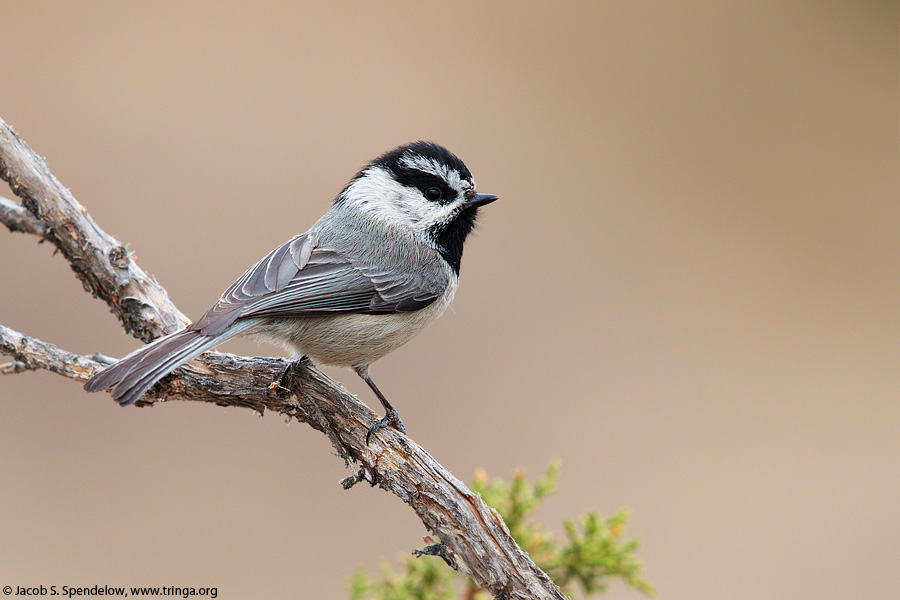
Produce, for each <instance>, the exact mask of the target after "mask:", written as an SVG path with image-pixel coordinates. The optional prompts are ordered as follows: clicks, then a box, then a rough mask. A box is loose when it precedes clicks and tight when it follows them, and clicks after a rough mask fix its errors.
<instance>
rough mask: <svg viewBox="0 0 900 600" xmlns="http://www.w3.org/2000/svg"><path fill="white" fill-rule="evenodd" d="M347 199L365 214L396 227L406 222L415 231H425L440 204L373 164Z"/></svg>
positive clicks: (350, 189)
mask: <svg viewBox="0 0 900 600" xmlns="http://www.w3.org/2000/svg"><path fill="white" fill-rule="evenodd" d="M344 202H347V203H348V204H350V205H352V206H354V207H356V209H357V210H358V211H359V212H360V213H361V214H364V215H368V216H369V217H372V218H374V219H377V220H379V221H381V222H382V223H385V224H386V225H389V226H392V227H396V226H397V225H406V226H407V227H408V228H409V229H411V230H413V231H420V230H425V229H427V228H428V225H425V226H424V227H423V224H426V223H428V222H429V221H431V220H433V218H434V217H435V210H434V209H435V208H436V205H435V204H434V203H433V202H429V201H428V200H426V199H425V198H424V197H423V196H422V193H421V192H420V191H419V190H417V189H415V188H410V187H407V186H405V185H402V184H400V183H398V182H397V180H396V179H394V178H393V177H392V176H391V174H390V173H388V172H387V171H386V170H385V169H383V168H381V167H370V168H369V169H367V170H366V173H365V175H364V176H362V177H360V178H359V179H357V180H356V181H354V182H353V183H351V184H350V186H349V187H348V188H347V190H346V191H345V192H344ZM441 212H443V211H441Z"/></svg>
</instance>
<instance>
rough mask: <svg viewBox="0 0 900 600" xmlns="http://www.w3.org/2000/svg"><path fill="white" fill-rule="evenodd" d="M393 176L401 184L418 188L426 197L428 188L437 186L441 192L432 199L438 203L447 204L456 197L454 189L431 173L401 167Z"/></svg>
mask: <svg viewBox="0 0 900 600" xmlns="http://www.w3.org/2000/svg"><path fill="white" fill-rule="evenodd" d="M395 177H396V179H397V181H398V182H400V183H402V184H403V185H406V186H409V187H414V188H416V189H418V190H419V191H420V192H422V195H423V196H425V197H426V198H428V194H427V192H428V190H429V189H431V188H437V189H438V190H439V191H440V192H441V197H440V198H438V199H437V200H434V201H435V202H438V203H439V204H447V203H450V202H453V200H455V199H456V190H454V189H453V188H452V187H450V186H449V185H448V184H447V182H446V181H444V180H443V179H441V178H440V177H438V176H437V175H434V174H433V173H424V172H422V171H419V170H417V169H401V170H400V171H398V172H397V173H396V174H395Z"/></svg>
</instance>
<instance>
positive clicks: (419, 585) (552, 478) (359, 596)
mask: <svg viewBox="0 0 900 600" xmlns="http://www.w3.org/2000/svg"><path fill="white" fill-rule="evenodd" d="M558 475H559V462H557V461H554V462H553V463H551V464H550V466H549V467H548V468H547V472H546V474H544V476H543V477H541V478H540V479H538V480H537V481H535V482H534V483H533V484H529V483H528V482H527V481H526V480H525V474H524V472H522V471H519V472H517V473H516V474H515V475H513V478H512V481H510V482H506V481H503V480H500V479H494V480H490V481H489V480H488V478H487V474H486V473H485V472H484V471H478V472H477V473H476V474H475V479H474V481H473V482H472V490H473V491H474V492H476V493H478V494H480V495H481V497H482V498H483V499H484V501H485V503H487V504H488V506H491V507H493V508H494V509H495V510H496V511H497V512H498V513H499V514H500V516H501V517H503V520H504V521H505V522H506V526H507V527H509V532H510V533H511V534H512V536H513V538H515V540H516V542H517V543H518V544H519V546H521V547H522V549H523V550H525V551H526V552H527V553H528V554H529V555H531V558H532V560H534V562H535V563H536V564H537V565H538V566H539V567H540V568H541V569H543V570H544V572H546V573H547V574H548V575H549V576H550V577H551V579H553V581H554V582H555V583H556V584H557V585H558V586H560V587H561V588H562V590H563V592H565V593H566V595H570V596H571V595H572V593H573V592H574V591H575V590H576V589H579V590H580V592H581V595H582V596H583V597H588V596H591V595H593V594H596V593H597V592H602V591H603V590H605V589H606V586H607V584H608V583H609V582H610V581H612V580H614V579H617V578H618V579H620V580H621V581H623V582H624V583H625V584H627V585H629V586H631V587H633V588H634V589H636V590H639V591H641V592H643V593H645V594H647V595H652V594H653V592H654V589H653V586H652V585H651V584H650V583H649V582H648V581H647V580H646V579H644V578H643V577H641V570H642V569H643V563H642V562H641V560H640V559H639V558H638V557H637V554H636V552H637V549H638V547H639V546H640V542H639V541H638V540H637V539H636V538H632V539H630V540H626V539H623V536H624V534H625V522H626V521H627V519H628V511H627V510H624V509H623V510H620V511H618V512H617V513H615V514H614V515H612V516H611V517H607V518H603V517H600V516H598V515H597V513H595V512H593V511H592V512H589V513H587V514H586V515H584V516H583V517H582V518H581V519H580V520H579V521H578V524H576V523H575V522H574V521H572V520H571V519H567V520H566V521H565V522H564V530H565V535H564V537H563V538H562V539H560V538H559V537H558V536H554V535H553V534H552V533H551V532H550V531H549V529H548V528H547V527H546V526H544V525H541V524H537V523H529V522H526V520H525V519H526V517H527V516H528V515H530V514H531V513H532V512H533V511H534V510H535V509H536V508H537V507H538V506H539V505H540V503H541V501H542V500H543V499H544V498H546V497H547V496H548V495H550V494H551V493H553V492H554V491H556V480H557V477H558ZM380 571H381V572H380V574H379V575H378V576H373V577H370V576H369V574H368V573H367V572H366V571H365V570H364V569H359V570H357V571H356V573H355V574H354V576H353V579H351V580H350V582H349V585H348V590H349V593H350V598H351V600H455V599H462V600H488V599H489V598H490V594H488V593H487V592H486V591H484V590H481V589H480V588H478V586H476V585H475V583H474V582H473V581H472V580H471V579H469V578H468V577H466V576H464V575H459V574H457V573H455V572H454V571H453V570H452V569H449V568H448V567H447V565H446V564H445V563H444V561H443V560H441V559H438V558H434V557H422V558H411V557H410V558H405V559H403V560H402V562H401V564H400V567H399V569H397V570H395V569H393V568H392V567H391V566H390V565H389V564H388V563H387V562H384V563H382V565H381V569H380Z"/></svg>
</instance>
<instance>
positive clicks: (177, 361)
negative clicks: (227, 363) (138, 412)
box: [84, 324, 249, 406]
mask: <svg viewBox="0 0 900 600" xmlns="http://www.w3.org/2000/svg"><path fill="white" fill-rule="evenodd" d="M247 325H249V324H247ZM244 329H246V327H241V326H237V327H236V326H234V325H233V326H232V327H229V328H228V329H227V330H226V331H224V332H222V333H221V334H219V335H215V336H208V335H203V334H201V333H199V332H197V331H194V330H192V329H182V330H181V331H177V332H175V333H172V334H170V335H167V336H166V337H163V338H160V339H158V340H156V341H155V342H153V343H152V344H149V345H147V346H144V347H143V348H139V349H137V350H135V351H134V352H132V353H131V354H129V355H128V356H126V357H124V358H123V359H121V360H120V361H118V362H117V363H115V364H113V365H110V366H108V367H107V368H105V369H104V370H103V371H101V372H99V373H97V374H96V375H94V376H93V377H91V378H90V379H88V381H87V383H85V384H84V389H85V390H87V391H88V392H96V391H99V390H104V389H107V388H109V387H112V388H113V390H112V397H113V399H114V400H116V402H118V403H119V404H121V405H122V406H128V405H129V404H134V403H135V402H137V401H138V399H139V398H140V397H141V396H143V395H144V393H145V392H146V391H147V390H149V389H150V388H151V387H153V385H154V384H155V383H156V382H157V381H159V380H160V379H162V378H163V377H165V376H166V375H168V374H169V373H171V372H172V371H174V370H175V369H177V368H178V367H180V366H181V365H183V364H184V363H186V362H187V361H189V360H190V359H192V358H194V357H195V356H197V355H198V354H200V353H201V352H203V351H205V350H209V349H210V348H212V347H213V346H215V345H216V344H219V343H221V342H223V341H225V340H227V339H228V338H230V337H232V336H234V335H236V334H238V333H240V332H241V331H243V330H244Z"/></svg>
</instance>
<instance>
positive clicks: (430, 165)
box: [400, 150, 468, 190]
mask: <svg viewBox="0 0 900 600" xmlns="http://www.w3.org/2000/svg"><path fill="white" fill-rule="evenodd" d="M400 164H401V165H403V166H404V167H408V168H410V169H416V170H417V171H422V172H423V173H431V174H432V175H436V176H437V177H440V178H441V179H443V180H444V181H446V182H447V183H448V184H450V187H452V188H454V189H456V190H461V189H465V188H467V187H468V182H466V183H465V184H464V183H463V180H462V178H461V177H460V175H459V171H457V170H456V169H452V168H449V167H448V166H447V165H445V164H443V163H440V162H438V161H436V160H434V159H433V158H426V157H424V156H422V155H421V154H417V153H415V152H413V151H412V150H407V151H406V152H405V153H404V154H403V156H402V157H401V158H400Z"/></svg>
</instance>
